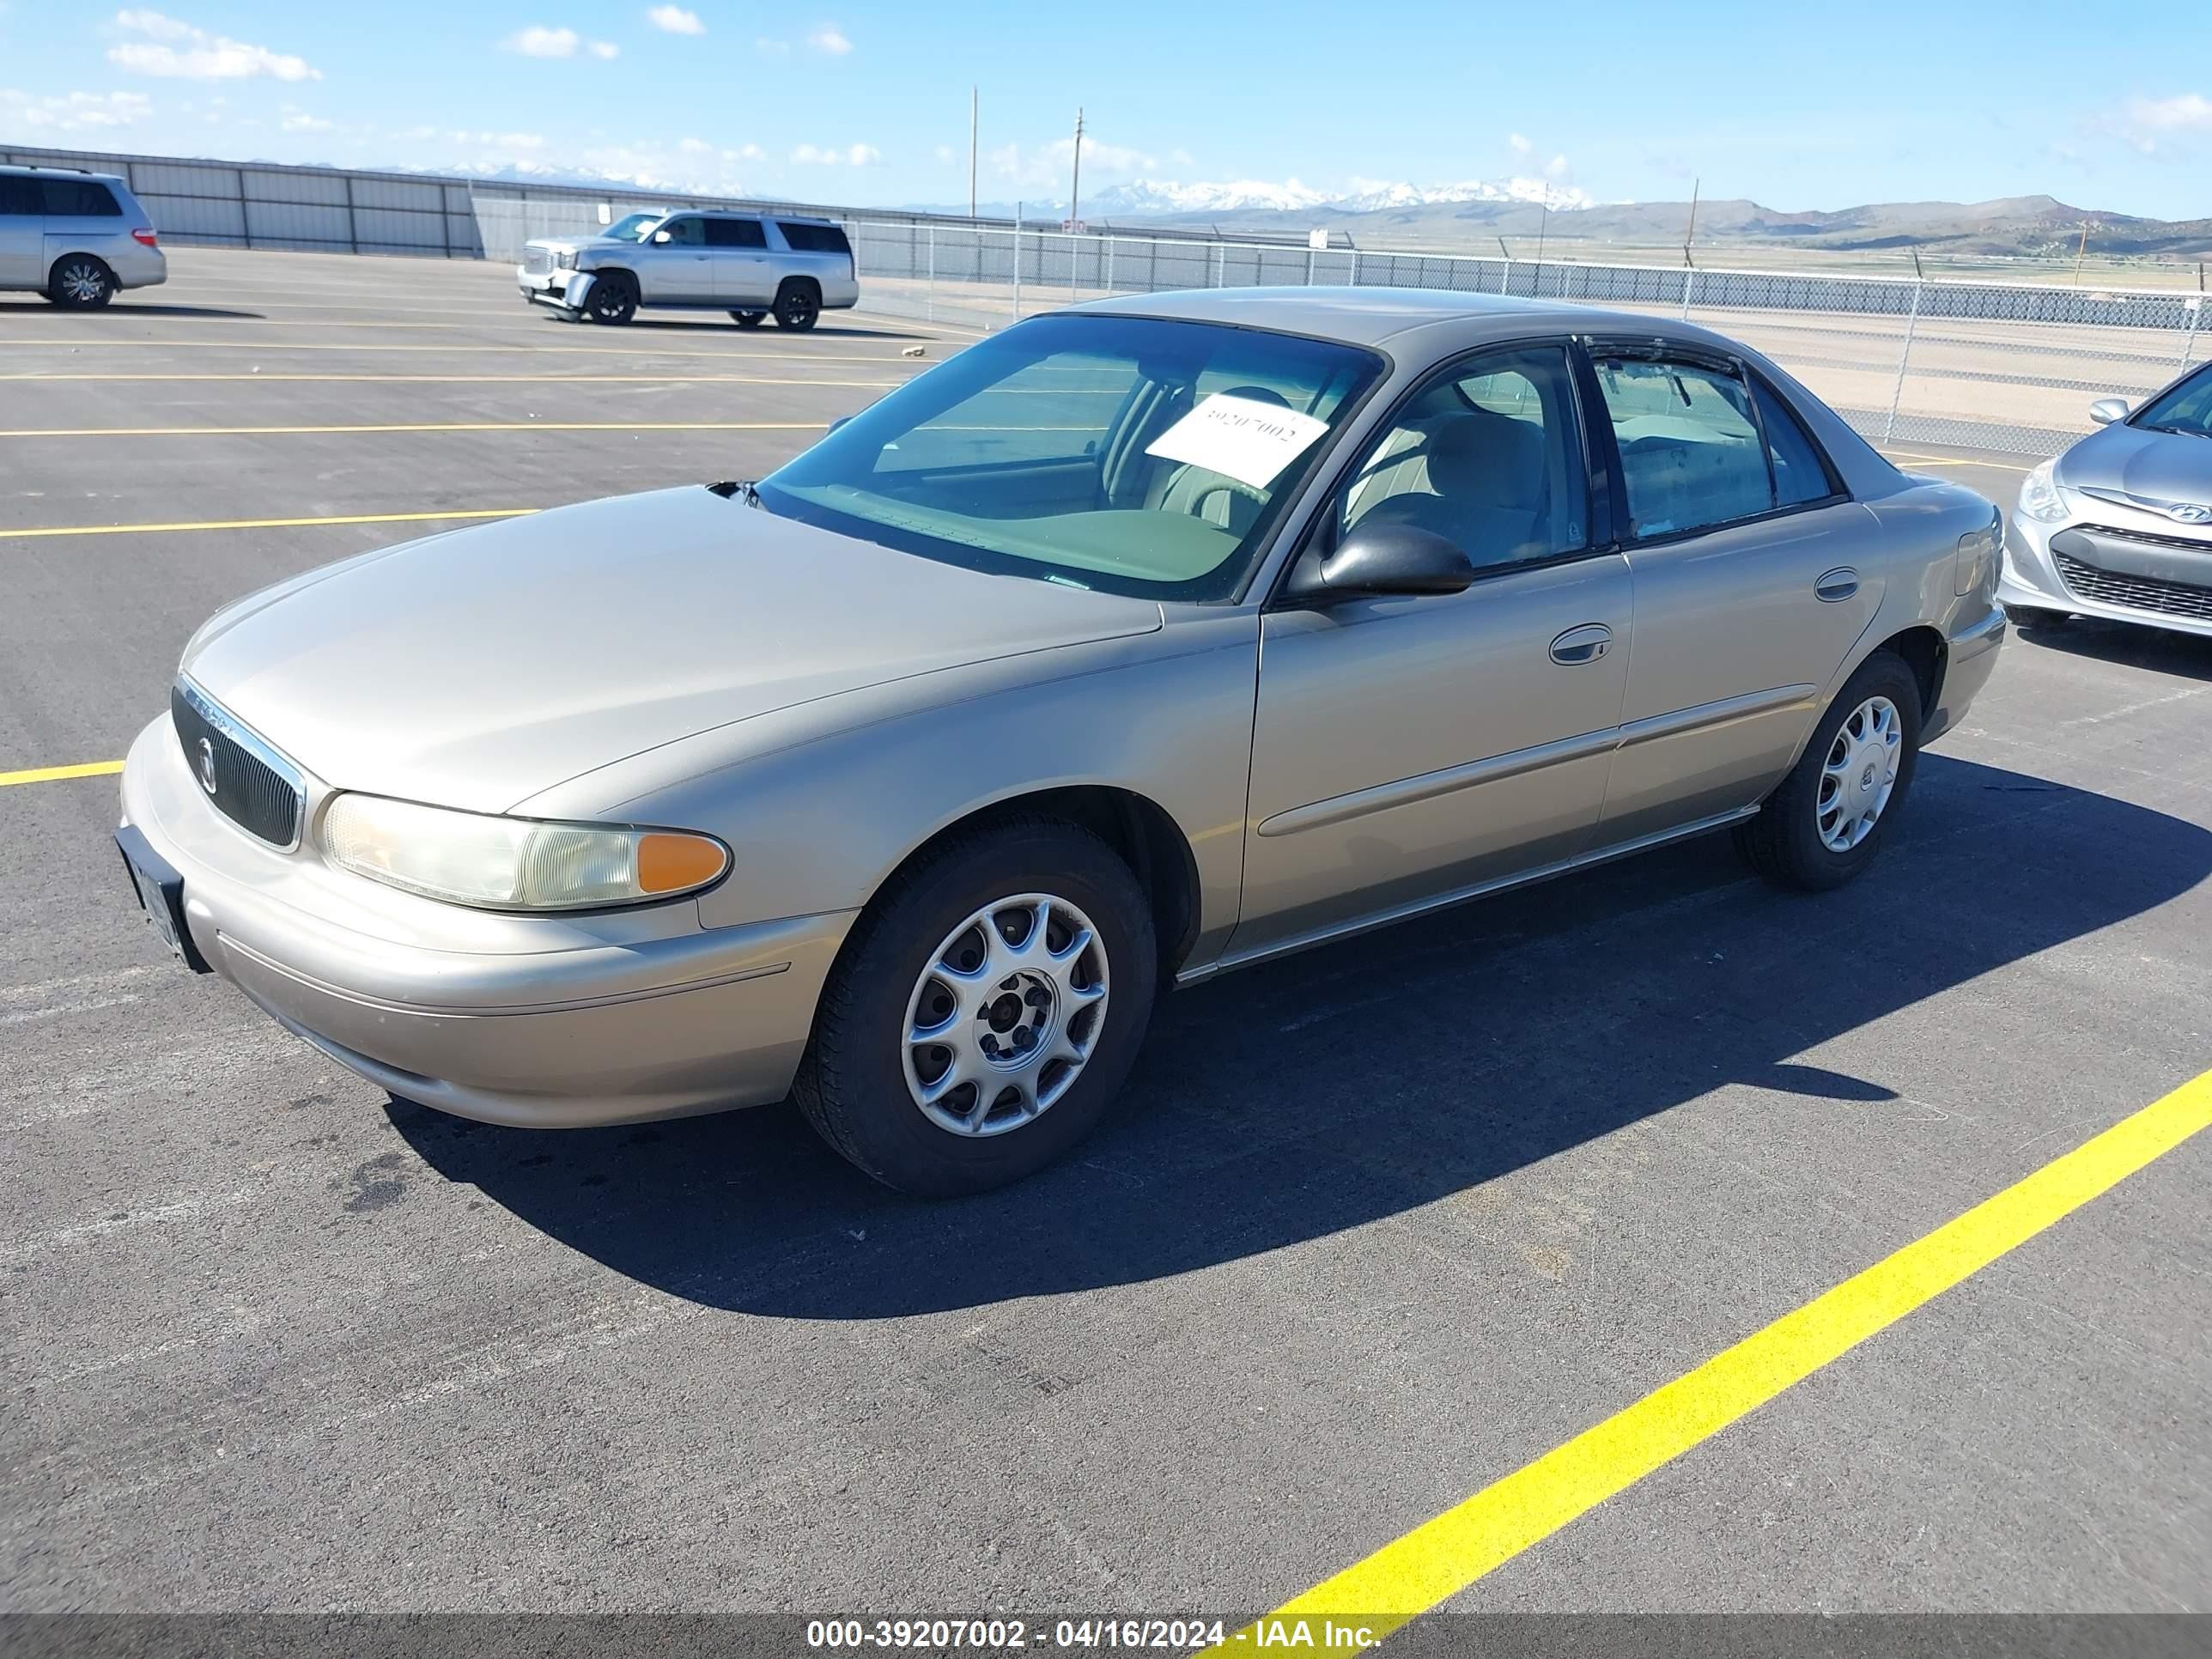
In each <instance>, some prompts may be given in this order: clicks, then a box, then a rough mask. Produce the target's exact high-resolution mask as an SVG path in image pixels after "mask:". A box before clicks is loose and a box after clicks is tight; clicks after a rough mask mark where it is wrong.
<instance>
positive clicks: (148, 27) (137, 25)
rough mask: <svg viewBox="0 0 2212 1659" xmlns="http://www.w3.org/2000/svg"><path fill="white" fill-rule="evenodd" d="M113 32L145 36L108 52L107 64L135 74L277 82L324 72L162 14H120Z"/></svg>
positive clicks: (286, 55)
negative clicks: (259, 78)
mask: <svg viewBox="0 0 2212 1659" xmlns="http://www.w3.org/2000/svg"><path fill="white" fill-rule="evenodd" d="M113 27H115V28H116V29H118V30H119V31H121V32H122V33H126V34H137V35H143V36H144V37H145V38H144V39H143V40H124V41H120V42H118V44H116V45H114V46H110V47H109V48H108V49H107V61H108V62H109V63H111V64H115V65H117V66H118V68H121V69H126V70H131V72H133V73H134V74H137V75H157V76H167V77H169V78H172V79H177V80H185V81H243V80H248V79H251V78H252V77H253V76H259V75H266V76H270V77H271V78H272V79H274V80H278V81H319V80H321V79H322V78H323V72H322V71H321V70H319V69H316V68H315V67H313V65H312V64H309V63H308V62H307V59H306V58H299V57H295V56H294V55H293V54H292V53H290V52H271V51H270V49H269V48H268V47H266V46H252V45H250V44H248V43H247V42H246V41H243V40H232V39H230V38H229V37H228V35H222V34H210V33H208V31H207V30H205V29H203V28H196V27H193V26H192V25H191V24H190V23H186V22H183V21H179V19H177V18H174V17H168V16H165V15H162V14H161V13H160V12H158V11H146V10H143V9H137V10H124V11H118V12H117V13H116V14H115V22H114V25H113Z"/></svg>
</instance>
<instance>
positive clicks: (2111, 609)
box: [1997, 507, 2212, 638]
mask: <svg viewBox="0 0 2212 1659" xmlns="http://www.w3.org/2000/svg"><path fill="white" fill-rule="evenodd" d="M2100 516H2101V517H2105V518H2112V519H2118V518H2128V519H2130V520H2132V519H2133V518H2134V517H2135V516H2136V515H2134V514H2131V513H2128V512H2127V511H2126V509H2124V508H2116V507H2100ZM2080 528H2081V525H2080V524H2079V523H2076V522H2075V521H2074V520H2069V521H2068V522H2067V523H2064V524H2038V523H2037V522H2036V521H2035V520H2033V519H2030V518H2027V517H2025V516H2023V515H2022V514H2021V513H2014V514H2013V515H2012V521H2011V523H2010V524H2008V526H2006V528H2005V546H2004V566H2003V568H2002V572H2001V573H2000V574H1999V575H1998V578H1997V602H1998V603H1999V604H2000V605H2006V606H2008V607H2010V608H2012V609H2014V610H2020V611H2060V612H2064V611H2073V612H2075V613H2078V614H2079V615H2081V616H2084V617H2104V618H2106V620H2108V621H2112V622H2124V623H2138V624H2140V625H2142V626H2143V627H2147V628H2166V629H2172V630H2173V631H2174V632H2176V633H2180V634H2194V635H2198V636H2199V637H2202V638H2212V539H2207V540H2206V541H2205V543H2204V544H2203V548H2204V550H2203V555H2202V560H2203V581H2202V585H2201V587H2200V588H2198V591H2201V592H2203V600H2202V602H2201V605H2200V603H2199V602H2198V601H2197V600H2196V599H2194V598H2193V597H2192V595H2191V592H2190V591H2189V590H2190V588H2191V587H2192V586H2197V585H2196V584H2192V583H2185V582H2179V581H2169V580H2156V581H2154V582H2152V583H2148V584H2146V583H2142V582H2140V581H2118V582H2112V583H2106V582H2099V583H2098V584H2097V585H2098V586H2100V587H2102V588H2104V589H2105V590H2106V592H2105V593H2104V594H2100V593H2096V592H2083V591H2081V589H2079V588H2077V587H2075V586H2073V585H2071V584H2069V582H2068V581H2067V580H2066V577H2065V575H2064V574H2063V572H2062V571H2061V570H2060V568H2059V563H2058V556H2057V553H2056V552H2055V551H2054V550H2053V549H2052V547H2051V539H2052V538H2053V537H2056V536H2058V535H2061V534H2063V532H2066V531H2069V530H2078V529H2080ZM2140 528H2142V530H2143V531H2144V532H2146V533H2148V534H2152V535H2157V536H2160V537H2164V536H2166V535H2167V534H2168V532H2171V530H2172V526H2166V525H2160V526H2156V527H2155V528H2153V527H2152V521H2151V520H2148V517H2147V516H2146V518H2145V523H2144V525H2143V526H2140ZM2173 539H2174V540H2176V541H2178V542H2179V541H2185V540H2186V539H2187V538H2182V537H2175V538H2173ZM2176 551H2179V552H2180V553H2181V555H2182V560H2183V561H2187V560H2188V559H2189V555H2188V553H2187V550H2186V549H2185V548H2184V549H2178V550H2176ZM2157 563H2158V564H2159V566H2160V568H2164V569H2165V570H2166V574H2167V575H2168V576H2172V575H2187V574H2190V573H2189V572H2188V571H2187V570H2186V569H2184V568H2174V567H2175V565H2176V563H2177V562H2176V561H2174V560H2172V559H2160V560H2159V561H2157ZM2145 568H2146V569H2148V568H2150V567H2149V565H2148V564H2146V566H2145ZM2176 590H2179V591H2176ZM2118 593H2125V594H2128V595H2130V597H2140V598H2142V599H2145V600H2147V601H2148V603H2143V604H2132V603H2126V602H2124V601H2121V600H2118V599H2114V598H2112V597H2109V596H2110V595H2112V594H2118ZM2191 609H2202V610H2203V612H2204V613H2205V614H2203V615H2201V616H2193V615H2191V614H2189V611H2191Z"/></svg>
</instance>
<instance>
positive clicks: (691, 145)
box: [676, 138, 714, 155]
mask: <svg viewBox="0 0 2212 1659" xmlns="http://www.w3.org/2000/svg"><path fill="white" fill-rule="evenodd" d="M676 148H677V149H680V150H682V151H683V152H684V154H685V155H712V154H713V153H714V146H713V145H712V144H710V143H708V142H707V141H706V140H705V139H704V138H679V139H678V140H677V141H676Z"/></svg>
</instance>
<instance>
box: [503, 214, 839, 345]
mask: <svg viewBox="0 0 2212 1659" xmlns="http://www.w3.org/2000/svg"><path fill="white" fill-rule="evenodd" d="M514 275H515V280H516V281H517V282H518V283H520V284H521V286H522V296H523V298H525V299H526V300H528V301H531V302H532V304H533V305H542V306H550V307H553V308H554V309H555V310H556V311H558V312H560V313H562V315H563V316H566V317H568V318H570V319H585V318H588V319H591V320H592V322H595V323H626V322H628V321H629V319H631V318H632V317H634V316H635V315H636V314H637V308H638V307H640V306H671V307H678V308H680V309H684V310H690V311H726V312H728V313H730V315H731V316H732V317H734V318H736V319H737V320H738V325H739V326H740V327H744V328H757V327H759V326H760V322H761V319H763V317H773V318H775V320H776V322H777V324H778V325H780V326H781V327H784V328H795V329H808V328H811V327H813V326H814V325H815V323H816V321H817V319H819V318H820V317H821V315H822V313H823V312H824V311H842V310H844V309H846V308H847V307H851V306H854V305H857V304H859V303H860V283H859V282H858V280H857V278H856V275H855V272H854V263H853V248H852V244H851V243H849V242H848V241H847V240H845V233H844V231H843V230H842V228H840V227H839V226H837V225H836V223H834V222H831V221H829V220H828V219H808V218H802V217H799V216H797V215H781V214H778V215H769V214H757V213H709V212H702V211H698V210H693V209H690V208H684V209H680V210H678V211H676V212H674V213H665V214H662V213H633V214H631V215H630V216H629V217H628V218H627V219H624V220H623V221H622V222H620V223H618V224H615V225H612V226H610V227H609V228H607V229H606V230H605V231H603V232H601V233H600V234H599V235H597V236H594V237H592V238H591V239H590V240H587V241H580V242H576V241H559V240H552V239H550V238H549V239H544V240H538V241H533V242H529V243H526V244H525V245H524V246H523V250H522V263H521V264H520V265H517V266H516V267H515V272H514Z"/></svg>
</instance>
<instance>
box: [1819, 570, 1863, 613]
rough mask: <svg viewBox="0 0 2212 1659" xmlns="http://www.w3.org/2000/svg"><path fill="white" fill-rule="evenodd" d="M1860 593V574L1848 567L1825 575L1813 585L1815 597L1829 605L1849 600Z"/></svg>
mask: <svg viewBox="0 0 2212 1659" xmlns="http://www.w3.org/2000/svg"><path fill="white" fill-rule="evenodd" d="M1858 591H1859V573H1858V572H1857V571H1856V570H1853V569H1852V568H1850V567H1849V566H1848V565H1845V566H1841V567H1838V568H1836V569H1834V570H1831V571H1828V572H1826V573H1825V574H1823V575H1822V576H1821V578H1820V580H1818V581H1816V582H1814V584H1813V597H1814V599H1820V600H1823V601H1825V602H1826V603H1827V604H1829V605H1833V604H1835V603H1836V602H1837V601H1838V600H1839V599H1849V598H1850V596H1851V595H1852V594H1854V593H1856V592H1858Z"/></svg>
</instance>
